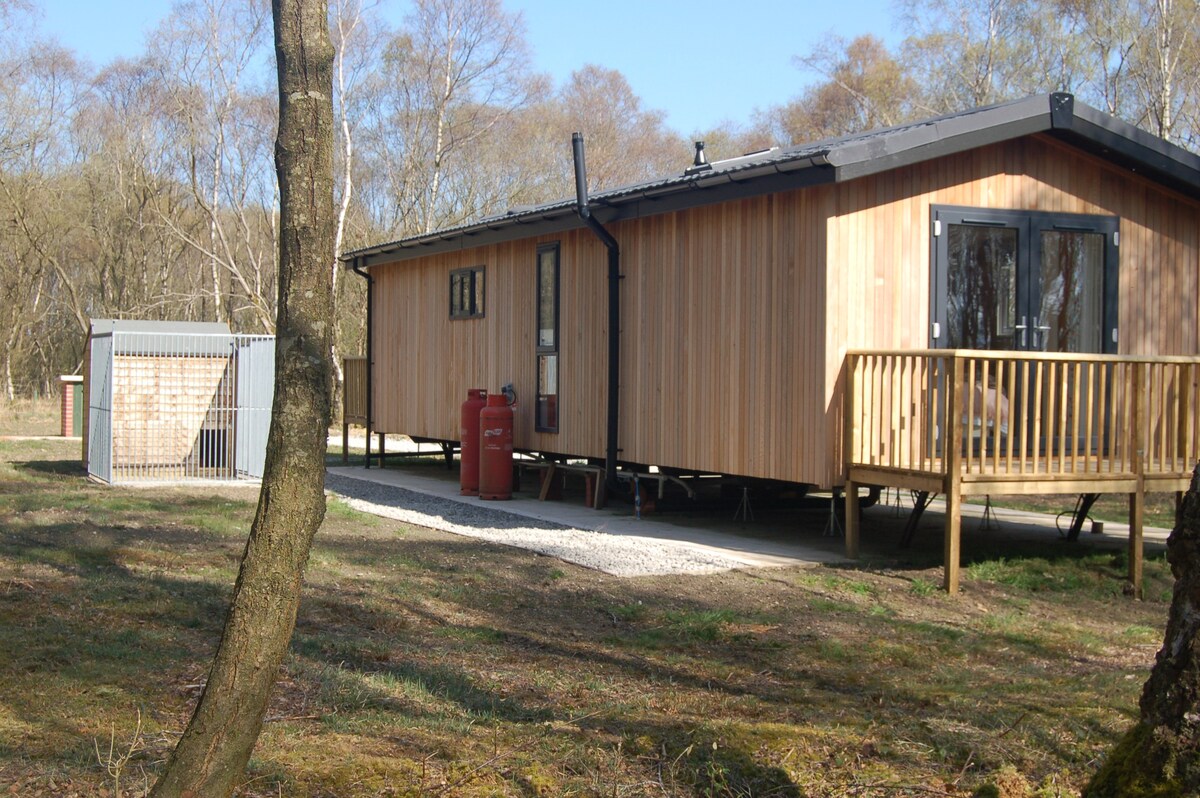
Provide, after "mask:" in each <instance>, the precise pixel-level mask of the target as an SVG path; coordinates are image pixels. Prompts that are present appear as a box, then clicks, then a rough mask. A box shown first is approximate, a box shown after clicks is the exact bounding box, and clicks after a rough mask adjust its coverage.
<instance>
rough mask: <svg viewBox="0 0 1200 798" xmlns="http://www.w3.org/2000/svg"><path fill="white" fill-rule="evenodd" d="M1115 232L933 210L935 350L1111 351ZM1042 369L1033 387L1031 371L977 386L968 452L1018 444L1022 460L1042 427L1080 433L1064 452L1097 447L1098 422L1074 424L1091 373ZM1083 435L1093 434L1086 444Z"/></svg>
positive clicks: (1095, 221) (1097, 220)
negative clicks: (1011, 440)
mask: <svg viewBox="0 0 1200 798" xmlns="http://www.w3.org/2000/svg"><path fill="white" fill-rule="evenodd" d="M1117 225H1118V220H1117V219H1116V218H1113V217H1098V216H1078V215H1066V214H1047V213H1036V212H1019V211H994V210H985V209H974V208H944V207H943V208H935V209H934V230H933V232H934V242H933V251H934V274H933V297H932V306H931V307H932V316H933V324H932V328H933V329H932V331H931V339H932V344H933V346H935V347H940V348H952V349H980V350H1008V351H1019V352H1074V353H1104V352H1115V351H1116V344H1117V274H1116V267H1117V249H1116V248H1117V243H1118V239H1117ZM1043 366H1044V371H1043V372H1042V373H1041V376H1040V378H1039V384H1038V385H1037V386H1034V385H1027V384H1025V382H1026V378H1025V375H1026V374H1030V373H1032V372H1026V371H1020V372H1019V373H1017V374H1013V375H1011V376H1004V377H1003V378H1002V380H1001V381H997V380H995V378H994V377H992V378H991V379H989V384H988V385H979V386H977V387H976V396H975V397H974V402H975V404H974V406H975V407H981V408H982V407H986V408H988V410H987V412H981V413H979V416H980V417H979V418H978V419H975V420H974V421H973V423H971V424H970V425H969V429H970V430H971V436H972V437H973V439H974V440H975V445H976V446H979V447H984V448H986V447H985V444H984V441H991V442H992V444H991V445H992V446H995V445H997V443H999V445H1001V446H1006V445H1007V442H1008V436H1016V437H1015V440H1016V441H1019V442H1020V441H1023V442H1024V445H1025V446H1031V447H1032V448H1031V449H1026V451H1037V452H1042V453H1045V452H1046V450H1047V448H1048V446H1047V426H1046V425H1045V424H1043V423H1042V422H1041V421H1040V419H1057V420H1058V421H1059V423H1062V424H1071V425H1072V426H1071V428H1072V429H1079V430H1081V432H1080V434H1079V435H1074V434H1073V435H1071V436H1070V441H1069V442H1068V443H1066V444H1065V445H1066V446H1068V448H1070V449H1071V450H1072V451H1083V450H1087V449H1089V448H1091V447H1096V446H1099V445H1100V441H1099V439H1098V435H1099V432H1098V431H1099V430H1100V429H1103V428H1104V427H1103V425H1102V424H1101V423H1100V422H1101V420H1100V419H1096V418H1094V419H1092V422H1093V423H1091V424H1090V425H1089V424H1080V425H1074V422H1075V418H1074V414H1075V413H1077V412H1082V411H1080V410H1078V409H1080V408H1088V407H1091V403H1090V402H1088V401H1087V399H1088V398H1089V395H1090V394H1091V393H1092V392H1093V391H1095V390H1097V388H1098V386H1092V385H1090V383H1088V381H1087V380H1086V379H1080V378H1079V377H1081V376H1086V375H1087V374H1090V373H1091V372H1090V371H1088V370H1085V371H1083V372H1080V371H1079V369H1080V368H1081V367H1080V366H1079V365H1078V364H1074V363H1069V362H1066V363H1064V362H1058V363H1046V364H1043ZM1051 381H1052V382H1053V383H1054V384H1053V386H1050V385H1049V382H1051ZM985 419H986V421H985ZM1035 420H1038V421H1036V423H1035ZM967 421H969V420H968V419H965V418H964V423H966V422H967ZM997 425H998V426H999V429H998V430H997V429H996V426H997ZM984 427H987V429H985V428H984ZM1084 429H1090V430H1093V434H1092V435H1091V440H1085V439H1086V438H1087V437H1088V436H1087V435H1086V434H1084V433H1083V432H1082V430H1084ZM1034 430H1039V432H1038V433H1037V437H1038V439H1039V440H1037V441H1034V440H1032V433H1033V431H1034ZM997 432H999V434H996V433H997ZM1057 440H1060V441H1061V440H1064V439H1063V438H1062V437H1059V438H1057ZM1053 448H1057V447H1053Z"/></svg>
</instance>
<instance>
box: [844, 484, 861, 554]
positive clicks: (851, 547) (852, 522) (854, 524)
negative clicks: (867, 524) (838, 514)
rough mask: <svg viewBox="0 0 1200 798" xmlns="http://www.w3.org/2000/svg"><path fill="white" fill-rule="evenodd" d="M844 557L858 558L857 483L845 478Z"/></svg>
mask: <svg viewBox="0 0 1200 798" xmlns="http://www.w3.org/2000/svg"><path fill="white" fill-rule="evenodd" d="M845 493H846V496H845V499H846V559H848V560H857V559H858V527H859V520H860V519H859V509H860V508H859V504H858V483H857V482H854V481H852V480H851V479H850V478H849V477H847V478H846V487H845Z"/></svg>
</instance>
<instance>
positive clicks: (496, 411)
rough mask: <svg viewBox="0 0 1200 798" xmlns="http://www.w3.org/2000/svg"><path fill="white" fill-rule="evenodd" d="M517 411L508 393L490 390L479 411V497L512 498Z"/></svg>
mask: <svg viewBox="0 0 1200 798" xmlns="http://www.w3.org/2000/svg"><path fill="white" fill-rule="evenodd" d="M512 469H513V412H512V408H511V407H509V406H508V400H507V399H506V398H505V396H504V394H500V393H496V394H489V395H488V398H487V406H486V407H484V408H483V411H482V412H481V413H480V414H479V498H481V499H511V498H512Z"/></svg>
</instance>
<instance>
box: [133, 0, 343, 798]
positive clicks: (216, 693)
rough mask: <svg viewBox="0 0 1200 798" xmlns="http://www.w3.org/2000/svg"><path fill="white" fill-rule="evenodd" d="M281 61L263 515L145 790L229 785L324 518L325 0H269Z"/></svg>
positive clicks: (217, 789)
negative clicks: (182, 719)
mask: <svg viewBox="0 0 1200 798" xmlns="http://www.w3.org/2000/svg"><path fill="white" fill-rule="evenodd" d="M272 11H273V13H274V18H275V52H276V58H277V61H278V68H279V135H278V138H277V140H276V142H275V165H276V170H277V172H278V174H279V190H280V223H281V232H280V241H279V311H278V321H277V326H276V335H277V339H276V349H275V402H274V406H273V410H272V415H271V429H270V433H269V436H268V441H267V461H266V468H265V473H264V475H263V481H262V491H261V493H260V494H259V500H258V512H257V513H256V515H255V517H254V523H253V526H252V527H251V529H250V538H249V541H248V542H247V544H246V550H245V553H244V555H243V558H242V567H241V571H240V572H239V574H238V579H237V586H236V588H235V590H234V596H233V602H232V604H231V606H230V609H229V617H228V618H227V619H226V621H225V630H224V633H223V634H222V637H221V643H220V646H219V648H218V650H217V656H216V659H215V660H214V662H213V665H212V670H211V671H210V672H209V676H208V683H207V685H206V686H205V689H204V693H203V695H202V696H201V697H200V703H199V705H198V706H197V707H196V711H195V714H193V715H192V719H191V721H190V723H189V724H188V727H187V729H186V730H185V731H184V734H183V737H182V738H181V739H180V741H179V744H178V746H176V748H175V751H174V753H173V754H172V755H171V759H170V761H169V762H168V763H167V767H166V770H165V771H164V773H163V775H162V777H161V778H160V779H159V781H158V783H157V784H156V785H155V786H154V789H153V791H152V792H151V796H155V798H168V796H170V797H172V798H173V797H174V796H180V797H181V798H182V797H184V796H194V797H195V798H216V797H217V796H229V795H231V794H232V793H233V790H234V788H235V787H236V786H237V784H238V783H239V781H240V780H241V778H242V773H243V771H244V770H245V767H246V762H247V761H248V760H249V758H250V753H251V751H252V750H253V748H254V743H255V741H256V740H257V739H258V733H259V730H260V729H261V728H262V719H263V714H264V712H265V710H266V705H267V698H268V695H269V693H270V691H271V686H272V685H273V684H274V682H275V677H276V674H277V673H278V671H279V665H280V663H281V662H282V661H283V657H284V654H285V653H286V652H287V647H288V642H289V641H290V640H291V636H292V630H293V628H294V626H295V623H296V609H297V607H298V605H299V603H300V583H301V580H302V578H303V575H304V566H305V563H306V562H307V561H308V553H309V548H310V547H311V545H312V539H313V535H314V534H315V533H316V531H317V527H318V526H320V524H321V521H322V519H323V518H324V516H325V495H324V486H325V436H326V431H327V430H328V428H329V388H330V385H329V375H330V367H329V352H330V344H331V342H332V341H331V333H332V329H333V326H332V316H333V298H332V291H331V281H330V277H329V254H330V253H331V252H333V237H334V214H333V104H332V99H331V94H332V86H333V72H332V64H333V48H332V46H331V45H330V42H329V31H328V29H327V23H326V4H325V3H324V2H322V1H321V0H273V2H272Z"/></svg>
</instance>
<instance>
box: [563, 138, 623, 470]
mask: <svg viewBox="0 0 1200 798" xmlns="http://www.w3.org/2000/svg"><path fill="white" fill-rule="evenodd" d="M571 148H572V150H573V152H574V155H575V212H576V213H578V214H579V218H580V219H582V220H583V223H584V224H585V225H587V226H588V229H589V230H591V231H592V232H593V233H595V234H596V237H597V238H599V239H600V241H601V242H602V243H603V244H604V246H605V247H607V248H608V429H607V432H606V435H605V447H604V481H605V483H606V484H607V485H608V489H609V490H610V491H615V490H617V452H618V451H619V450H618V449H617V418H618V415H619V411H620V397H621V386H620V377H621V329H620V328H621V247H620V245H618V244H617V240H616V239H615V238H613V237H612V234H611V233H609V232H608V231H607V230H605V229H604V225H602V224H600V222H598V221H596V219H595V217H593V216H592V209H591V207H590V206H589V205H588V190H587V164H586V162H585V160H584V152H583V136H582V134H580V133H573V134H571Z"/></svg>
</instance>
